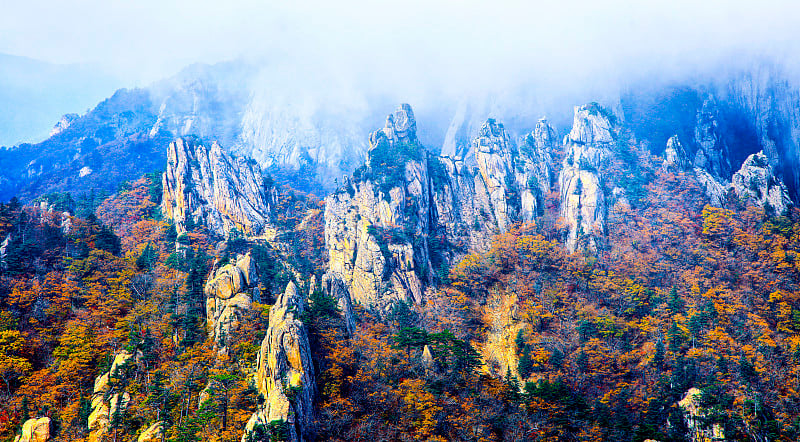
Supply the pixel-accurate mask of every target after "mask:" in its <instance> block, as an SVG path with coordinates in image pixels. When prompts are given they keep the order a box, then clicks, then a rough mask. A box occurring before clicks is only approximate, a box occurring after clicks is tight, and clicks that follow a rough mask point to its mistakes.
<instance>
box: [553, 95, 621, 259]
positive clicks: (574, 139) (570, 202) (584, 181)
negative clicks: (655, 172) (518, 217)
mask: <svg viewBox="0 0 800 442" xmlns="http://www.w3.org/2000/svg"><path fill="white" fill-rule="evenodd" d="M613 143H614V133H613V123H612V120H611V118H610V117H609V116H608V115H606V111H604V110H603V109H602V108H601V107H600V106H599V105H597V104H595V103H591V104H587V105H584V106H576V107H575V113H574V117H573V123H572V130H571V131H570V133H569V134H568V135H567V136H566V137H565V139H564V145H565V150H566V156H565V157H564V162H563V165H562V169H561V172H560V173H559V177H558V181H559V185H560V189H561V209H560V215H561V217H562V218H563V220H564V223H565V224H566V228H567V237H566V241H565V246H566V248H567V250H568V251H570V252H574V251H575V250H577V249H579V248H583V247H587V248H589V249H596V248H597V246H598V245H599V244H600V242H601V241H602V236H603V235H604V234H605V230H606V196H605V195H604V192H603V187H602V184H601V173H600V171H601V170H602V168H603V166H604V165H605V164H606V163H607V161H608V159H609V158H610V157H611V147H612V145H613Z"/></svg>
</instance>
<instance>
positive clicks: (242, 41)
mask: <svg viewBox="0 0 800 442" xmlns="http://www.w3.org/2000/svg"><path fill="white" fill-rule="evenodd" d="M6 3H9V4H6V5H4V6H3V14H2V15H0V53H8V54H14V55H21V56H26V57H31V58H34V59H38V60H43V61H47V62H50V63H61V64H66V63H69V64H79V65H89V66H93V67H94V69H96V70H98V71H102V72H103V73H104V74H107V75H110V76H113V77H114V78H117V79H118V82H119V86H120V87H130V86H145V85H148V84H151V83H153V82H155V81H157V80H159V79H161V78H165V77H168V76H170V75H173V74H175V73H176V72H178V71H179V70H180V69H181V68H183V67H185V66H186V65H189V64H191V63H198V62H199V63H216V62H220V61H225V60H233V59H237V60H245V61H247V62H249V63H252V64H255V65H257V66H262V67H263V75H262V76H261V77H260V86H259V87H260V88H261V89H267V90H269V93H268V95H270V96H271V97H274V96H275V95H276V94H277V95H280V96H281V99H280V100H279V102H281V103H287V104H290V105H293V106H300V107H303V106H306V107H309V108H310V109H311V111H315V110H316V109H317V108H318V107H319V106H320V105H319V102H320V101H322V102H324V104H323V105H322V107H323V108H325V109H332V108H336V109H352V110H353V112H355V113H362V114H364V113H369V112H367V111H366V109H367V108H368V107H371V106H374V105H375V104H376V103H366V101H375V100H376V97H383V98H385V101H386V102H387V103H388V102H397V101H405V102H409V103H412V104H413V105H414V106H415V108H416V109H420V110H421V112H422V113H423V114H425V115H426V117H427V118H429V119H431V120H432V119H435V118H436V117H437V115H438V114H437V112H438V110H440V108H442V107H444V108H447V110H446V112H441V118H442V119H444V120H443V121H439V122H435V125H436V126H437V127H438V128H441V127H442V126H443V125H444V126H445V127H446V125H447V122H448V121H449V120H448V119H449V118H450V117H452V115H453V106H455V105H457V104H459V103H461V104H462V105H463V104H464V103H469V105H470V107H471V108H472V112H473V113H479V114H482V115H481V118H485V116H497V117H506V118H510V117H509V116H508V115H502V114H503V112H502V109H508V108H514V109H528V110H530V113H531V115H535V114H536V113H545V111H547V110H551V109H557V110H562V109H569V108H570V107H571V106H572V105H574V104H578V103H580V102H582V101H589V100H597V101H602V100H603V99H604V98H607V97H613V96H616V94H617V91H618V90H619V89H620V88H624V87H626V86H627V85H630V84H649V83H655V82H658V83H662V82H668V81H671V80H673V79H686V78H692V77H693V76H702V75H715V74H718V73H720V72H721V71H723V70H725V69H732V68H736V65H737V64H746V63H749V62H750V60H753V59H769V60H775V61H777V62H778V63H780V64H785V65H786V67H787V69H788V71H789V72H798V69H797V67H798V65H800V56H799V55H800V39H798V38H797V36H798V34H799V33H800V31H798V29H800V7H798V6H796V3H795V2H793V1H788V0H785V1H775V0H773V1H769V0H767V1H758V2H756V1H739V0H734V1H732V0H725V1H723V0H719V1H716V0H715V1H698V0H672V1H657V2H653V1H639V2H631V1H621V0H609V1H602V2H601V1H593V2H590V1H559V2H555V1H549V2H532V1H518V2H517V1H493V2H487V1H474V0H467V1H439V2H433V1H430V0H406V1H393V2H388V1H363V2H358V1H352V0H338V1H293V2H288V1H284V2H278V1H268V2H265V1H263V0H228V1H225V2H219V1H209V0H195V1H176V0H171V1H170V0H157V1H156V0H138V1H135V2H134V1H113V2H110V1H108V0H74V1H70V2H53V1H52V0H28V1H26V2H6ZM259 93H261V94H264V93H265V92H264V91H263V90H262V91H261V92H259V91H256V92H255V94H256V95H257V94H259ZM310 101H316V102H315V103H311V104H307V102H310ZM298 102H299V103H298ZM304 103H305V104H304ZM79 110H80V109H79ZM387 110H388V109H387ZM65 111H67V110H65ZM70 111H72V110H70ZM311 111H310V112H311ZM567 113H568V112H567ZM380 114H384V112H380ZM483 114H485V115H483ZM523 114H524V113H523ZM517 116H518V117H520V118H523V117H524V118H528V117H529V115H522V114H521V115H517ZM528 121H529V120H528ZM377 123H380V122H376V124H377ZM421 126H422V127H421V130H422V131H423V133H424V132H425V126H424V124H422V125H421ZM437 130H438V129H437ZM443 137H444V133H442V131H441V130H438V132H436V133H435V134H433V135H432V136H431V138H430V139H431V140H432V141H433V142H435V143H439V142H441V141H442V138H443Z"/></svg>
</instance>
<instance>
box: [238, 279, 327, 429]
mask: <svg viewBox="0 0 800 442" xmlns="http://www.w3.org/2000/svg"><path fill="white" fill-rule="evenodd" d="M305 307H306V299H305V296H303V295H302V294H301V293H300V292H299V291H298V290H297V287H296V286H295V285H294V283H293V282H290V283H289V284H288V285H287V287H286V291H285V292H284V293H282V294H281V295H280V296H278V299H277V301H275V305H273V306H272V309H270V312H269V328H268V329H267V335H266V336H265V337H264V341H263V342H262V343H261V350H260V351H259V353H258V363H257V372H256V388H257V389H258V392H259V393H260V394H261V395H262V396H263V397H264V399H265V400H264V403H263V404H262V405H260V406H259V409H258V411H257V412H256V413H254V414H253V415H252V416H251V417H250V420H249V421H248V422H247V427H246V429H245V432H244V435H243V436H242V442H247V440H248V436H249V435H251V434H259V431H261V430H263V426H266V425H268V424H269V423H270V422H274V421H281V422H285V424H286V428H287V434H288V439H287V441H290V442H301V441H307V440H310V436H311V434H312V425H313V422H314V399H315V397H316V384H315V383H314V364H313V362H312V360H311V347H310V346H309V344H308V331H307V330H306V326H305V324H304V323H303V321H302V320H301V317H302V315H303V311H304V310H305Z"/></svg>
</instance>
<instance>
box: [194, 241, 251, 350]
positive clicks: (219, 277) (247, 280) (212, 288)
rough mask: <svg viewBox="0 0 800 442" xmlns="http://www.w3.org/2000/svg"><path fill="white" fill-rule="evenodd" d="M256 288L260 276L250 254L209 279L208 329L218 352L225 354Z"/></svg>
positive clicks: (223, 267) (207, 297)
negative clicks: (231, 334) (230, 336)
mask: <svg viewBox="0 0 800 442" xmlns="http://www.w3.org/2000/svg"><path fill="white" fill-rule="evenodd" d="M257 286H258V272H257V270H256V267H255V262H254V261H253V259H252V257H251V255H250V253H248V254H246V255H243V256H239V257H238V259H237V260H236V263H235V264H226V265H224V266H222V267H220V268H219V269H217V270H216V272H214V273H213V274H212V276H211V277H210V278H209V280H208V282H207V283H206V286H205V288H204V290H203V291H204V293H205V295H206V327H207V330H208V333H209V334H210V335H211V337H212V339H213V341H214V345H215V347H216V348H217V350H218V351H220V352H225V351H226V347H227V337H228V336H229V335H230V332H231V330H233V329H235V328H236V326H237V325H238V324H239V320H240V318H241V316H242V313H243V312H245V311H247V310H249V309H250V304H251V302H252V295H253V293H252V291H253V290H257Z"/></svg>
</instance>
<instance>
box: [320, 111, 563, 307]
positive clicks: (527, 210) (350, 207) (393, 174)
mask: <svg viewBox="0 0 800 442" xmlns="http://www.w3.org/2000/svg"><path fill="white" fill-rule="evenodd" d="M554 138H555V131H554V130H553V129H552V127H550V126H549V125H548V124H547V122H546V121H543V120H542V121H540V122H539V124H537V125H536V128H535V129H534V131H533V132H532V133H531V134H530V135H529V136H527V137H526V138H525V139H524V143H525V144H524V147H523V148H517V146H516V145H514V143H513V142H512V141H511V140H510V137H509V136H508V134H507V133H506V131H505V128H504V127H503V125H502V124H501V123H499V122H497V121H495V120H493V119H489V120H487V121H486V122H485V123H484V124H483V125H482V126H481V128H480V130H479V131H478V134H477V136H476V137H475V138H474V140H473V141H472V143H471V145H470V148H469V149H468V150H467V151H466V152H464V154H463V156H462V155H459V156H454V157H447V156H442V157H435V156H433V155H431V154H430V153H428V152H427V151H426V150H425V148H424V147H422V146H421V145H419V141H418V139H417V135H416V122H415V120H414V114H413V111H412V110H411V107H410V106H408V105H405V104H404V105H401V106H400V108H399V109H398V110H397V111H396V112H395V113H394V114H392V115H390V116H389V117H388V118H387V120H386V125H385V127H384V128H382V129H379V130H377V131H375V132H374V133H373V134H372V135H371V136H370V149H369V151H368V158H367V164H366V165H365V166H364V167H363V168H361V169H359V170H357V171H356V173H354V176H353V177H352V178H346V179H345V181H344V183H343V186H342V187H341V188H339V189H338V190H337V191H336V192H334V193H333V194H332V195H330V196H329V197H328V198H326V206H325V244H326V247H327V249H328V257H329V271H328V276H327V278H328V279H329V280H330V279H336V280H339V281H341V282H342V286H341V287H340V288H343V289H344V290H346V291H347V293H348V295H349V299H351V300H352V302H357V303H361V304H364V305H367V306H370V307H376V308H378V309H379V310H384V311H385V310H386V309H387V308H389V306H390V305H391V304H392V303H394V302H396V301H414V302H417V303H419V302H422V300H423V296H424V290H425V288H426V287H427V286H428V285H430V284H431V283H432V282H433V280H434V270H435V269H436V268H438V266H440V265H442V264H443V263H451V262H453V261H454V260H457V259H458V258H460V257H461V256H463V254H465V253H468V252H469V251H473V250H485V249H487V248H488V247H489V246H490V244H491V238H492V236H493V235H496V234H498V233H502V232H505V231H506V230H507V229H508V228H509V226H511V225H512V224H513V223H515V222H518V221H530V220H532V219H533V218H534V217H535V216H537V214H538V211H539V207H540V206H539V204H541V201H542V195H543V192H547V191H549V190H550V188H551V187H550V186H551V184H552V183H551V179H552V178H551V176H552V172H551V170H552V165H551V164H550V157H549V152H547V149H548V147H549V146H552V144H553V140H554ZM337 287H339V286H337ZM337 299H338V298H337Z"/></svg>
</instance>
